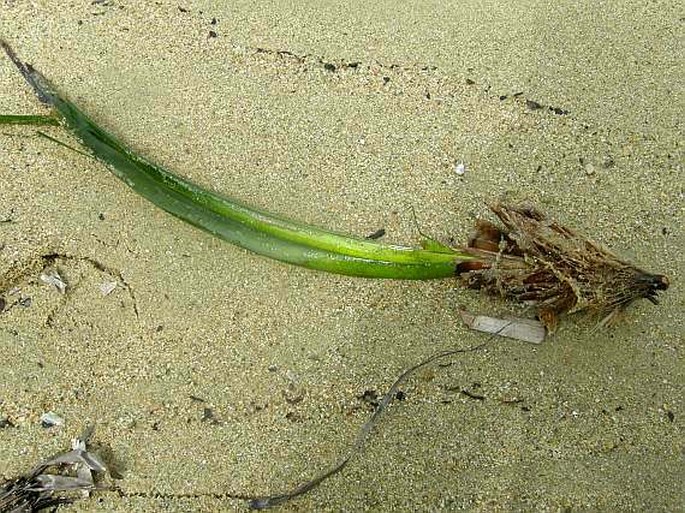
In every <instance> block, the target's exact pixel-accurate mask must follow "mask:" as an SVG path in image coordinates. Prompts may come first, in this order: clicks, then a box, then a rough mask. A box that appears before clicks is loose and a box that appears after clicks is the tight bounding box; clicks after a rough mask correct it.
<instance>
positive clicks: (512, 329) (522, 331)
mask: <svg viewBox="0 0 685 513" xmlns="http://www.w3.org/2000/svg"><path fill="white" fill-rule="evenodd" d="M459 313H460V314H461V319H462V321H464V324H466V326H468V327H469V329H472V330H475V331H480V332H483V333H489V334H491V335H497V336H500V337H507V338H513V339H515V340H521V341H523V342H530V343H531V344H540V343H541V342H542V341H543V340H545V327H544V325H543V324H542V323H541V322H540V321H536V320H533V319H522V318H515V319H497V318H495V317H488V316H486V315H473V314H471V313H469V312H467V311H466V310H460V312H459Z"/></svg>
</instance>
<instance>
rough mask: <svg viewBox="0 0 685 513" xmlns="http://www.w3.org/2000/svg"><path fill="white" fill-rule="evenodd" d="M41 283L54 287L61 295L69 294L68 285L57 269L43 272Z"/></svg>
mask: <svg viewBox="0 0 685 513" xmlns="http://www.w3.org/2000/svg"><path fill="white" fill-rule="evenodd" d="M40 281H42V282H43V283H46V284H47V285H52V286H53V287H55V288H56V289H57V290H58V291H59V293H60V294H66V292H67V283H66V282H65V281H64V280H63V279H62V277H61V276H60V275H59V273H58V272H57V269H46V270H45V271H43V272H42V273H41V275H40Z"/></svg>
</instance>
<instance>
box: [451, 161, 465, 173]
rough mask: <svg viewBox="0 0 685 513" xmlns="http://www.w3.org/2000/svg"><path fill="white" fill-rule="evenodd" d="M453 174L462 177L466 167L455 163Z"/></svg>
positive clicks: (461, 163)
mask: <svg viewBox="0 0 685 513" xmlns="http://www.w3.org/2000/svg"><path fill="white" fill-rule="evenodd" d="M454 172H455V173H456V174H457V176H464V173H466V166H465V165H464V163H463V162H457V165H456V166H454Z"/></svg>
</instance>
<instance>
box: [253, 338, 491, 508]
mask: <svg viewBox="0 0 685 513" xmlns="http://www.w3.org/2000/svg"><path fill="white" fill-rule="evenodd" d="M491 338H492V337H491ZM489 340H490V339H488V341H489ZM486 343H487V342H484V343H482V344H479V345H477V346H474V347H469V348H466V349H450V350H447V351H441V352H439V353H435V354H433V355H432V356H430V357H428V358H426V359H425V360H423V361H422V362H419V363H417V364H416V365H414V366H412V367H410V368H409V369H407V370H405V371H404V372H403V373H402V374H401V375H400V377H398V378H397V379H396V380H395V382H394V383H393V384H392V386H391V387H390V389H389V390H388V391H387V392H386V394H385V395H384V396H383V398H382V399H381V401H380V403H378V406H377V407H376V409H375V411H374V412H373V414H372V415H371V417H369V419H368V420H367V421H366V422H365V423H364V425H362V427H361V428H360V429H359V431H358V432H357V437H356V438H355V440H354V442H353V444H352V447H350V449H349V450H348V451H347V452H346V453H345V454H343V455H342V456H341V457H340V458H339V459H338V460H337V461H336V462H335V463H333V464H332V465H331V466H330V467H329V468H328V469H327V470H325V471H323V472H321V473H320V474H318V475H317V476H315V477H314V478H313V479H311V480H310V481H307V482H305V483H303V484H301V485H300V486H297V487H296V488H294V489H292V490H289V491H286V492H283V493H278V494H274V495H267V496H263V497H254V498H252V499H250V501H249V507H250V509H267V508H272V507H274V506H278V505H279V504H283V503H285V502H287V501H289V500H291V499H294V498H296V497H299V496H300V495H304V494H305V493H308V492H310V491H311V490H313V489H314V488H316V487H318V486H319V485H320V484H321V483H323V482H324V481H325V480H326V479H328V478H329V477H331V476H334V475H335V474H337V473H338V472H340V471H341V470H343V469H344V468H345V466H347V464H348V463H349V462H350V460H351V459H352V457H353V456H355V455H356V454H357V453H358V452H359V451H361V450H362V448H363V447H364V444H365V443H366V440H367V439H368V437H369V435H370V434H371V430H372V429H373V428H374V427H375V425H376V424H377V423H378V421H379V419H380V417H381V415H382V414H383V413H384V412H385V410H386V409H387V408H388V406H390V403H391V402H392V401H393V399H398V400H401V399H402V398H403V397H404V394H400V393H398V390H399V387H400V385H402V383H404V382H405V381H406V380H407V378H409V376H411V375H412V374H414V373H415V372H416V371H418V370H419V369H421V368H423V367H425V366H427V365H429V364H431V363H433V362H435V361H437V360H442V359H444V358H449V357H453V356H456V355H458V354H461V353H470V352H473V351H479V350H481V349H483V348H484V347H485V345H486Z"/></svg>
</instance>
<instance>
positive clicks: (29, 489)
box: [0, 428, 107, 513]
mask: <svg viewBox="0 0 685 513" xmlns="http://www.w3.org/2000/svg"><path fill="white" fill-rule="evenodd" d="M91 434H92V429H90V428H88V429H86V430H85V432H84V433H83V434H82V435H81V436H80V437H79V438H75V439H74V440H72V446H71V447H72V448H71V451H68V452H64V453H61V454H58V455H57V456H55V457H53V458H50V459H48V460H46V461H44V462H42V463H41V464H39V465H37V466H36V467H34V468H33V469H32V470H31V471H30V472H29V473H28V474H25V475H23V476H19V477H17V478H14V479H10V480H9V481H6V482H4V483H2V484H0V512H3V513H30V512H34V511H41V510H43V509H45V508H50V507H55V506H59V505H60V504H69V503H71V502H73V501H75V500H76V499H78V498H79V495H81V496H86V497H87V496H88V495H89V493H90V491H92V490H94V489H96V487H97V485H96V484H95V480H94V478H93V474H94V473H98V472H105V471H106V470H107V469H106V467H105V465H104V464H103V463H102V461H100V459H99V458H98V457H97V456H96V455H95V454H93V453H91V452H89V451H88V450H87V448H86V444H87V442H88V439H89V438H90V435H91ZM50 471H52V472H50Z"/></svg>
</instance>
